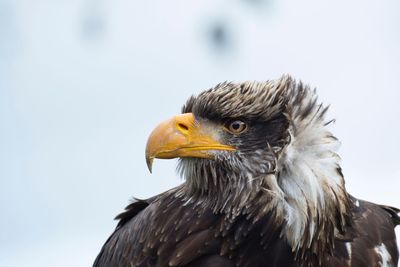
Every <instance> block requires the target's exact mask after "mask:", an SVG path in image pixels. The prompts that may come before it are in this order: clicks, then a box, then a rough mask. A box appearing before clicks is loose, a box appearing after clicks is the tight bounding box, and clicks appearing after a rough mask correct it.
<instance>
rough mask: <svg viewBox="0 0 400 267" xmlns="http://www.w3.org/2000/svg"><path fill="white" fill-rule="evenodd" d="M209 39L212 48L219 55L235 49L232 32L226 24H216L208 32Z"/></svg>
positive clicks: (211, 25)
mask: <svg viewBox="0 0 400 267" xmlns="http://www.w3.org/2000/svg"><path fill="white" fill-rule="evenodd" d="M207 33H208V34H207V37H208V38H207V39H208V42H209V44H210V45H211V48H212V49H214V50H215V51H216V52H218V53H223V52H227V51H229V50H230V49H232V47H233V36H232V32H231V30H230V28H229V26H228V24H227V23H225V22H214V23H212V24H210V26H209V28H208V30H207Z"/></svg>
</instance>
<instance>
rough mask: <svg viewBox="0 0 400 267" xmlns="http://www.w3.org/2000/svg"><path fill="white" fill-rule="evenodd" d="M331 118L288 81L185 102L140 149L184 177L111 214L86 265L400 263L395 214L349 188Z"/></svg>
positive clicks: (229, 87) (228, 87)
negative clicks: (112, 221) (169, 161)
mask: <svg viewBox="0 0 400 267" xmlns="http://www.w3.org/2000/svg"><path fill="white" fill-rule="evenodd" d="M326 112H327V107H325V106H323V105H322V104H320V103H318V101H317V97H316V93H315V91H312V90H311V89H310V88H309V87H308V86H305V85H303V84H302V83H301V82H296V81H295V80H294V79H292V78H291V77H289V76H283V77H282V78H280V79H278V80H273V81H267V82H245V83H240V84H235V83H227V82H225V83H221V84H219V85H217V86H215V87H214V88H211V89H209V90H207V91H204V92H203V93H201V94H199V95H198V96H192V97H191V98H189V100H188V101H187V103H186V104H185V105H184V107H183V108H182V115H178V116H176V117H174V118H173V119H171V120H170V121H167V122H164V123H162V124H160V126H158V127H157V128H156V129H155V130H154V131H153V133H152V134H151V136H150V137H149V141H148V144H147V148H146V158H147V163H148V166H149V168H150V169H151V164H152V162H153V159H154V158H174V157H179V158H180V161H179V164H178V171H179V173H180V174H181V175H182V176H183V178H184V179H185V181H184V182H183V183H182V184H181V185H180V186H178V187H176V188H173V189H171V190H169V191H167V192H164V193H161V194H159V195H157V196H154V197H152V198H150V199H147V200H135V201H134V202H133V203H131V204H130V205H129V206H128V207H127V208H126V210H125V212H123V213H121V214H120V215H118V216H117V219H118V220H119V223H118V225H117V228H116V229H115V231H114V233H113V234H112V235H111V236H110V237H109V239H108V240H107V241H106V243H105V244H104V246H103V247H102V249H101V251H100V253H99V255H98V257H97V258H96V260H95V263H94V265H93V266H94V267H100V266H121V267H122V266H198V267H200V266H221V267H228V266H239V267H244V266H252V267H257V266H260V267H261V266H289V267H290V266H293V267H294V266H296V267H311V266H313V267H314V266H315V267H317V266H327V267H330V266H332V267H333V266H339V267H340V266H343V267H346V266H349V267H351V266H372V267H375V266H397V262H398V256H399V253H398V248H397V244H396V237H395V233H394V228H395V226H396V225H398V224H400V217H399V212H400V211H399V210H398V209H396V208H393V207H389V206H383V205H377V204H373V203H370V202H367V201H362V200H359V199H357V198H355V197H353V196H351V195H350V194H349V193H348V192H347V191H346V188H345V182H344V178H343V174H342V170H341V167H340V157H339V155H338V154H337V153H338V152H337V151H338V147H339V145H340V143H339V141H338V139H337V138H336V137H334V136H333V134H332V133H331V132H330V130H329V129H328V127H329V126H330V122H331V121H326V120H325V114H326Z"/></svg>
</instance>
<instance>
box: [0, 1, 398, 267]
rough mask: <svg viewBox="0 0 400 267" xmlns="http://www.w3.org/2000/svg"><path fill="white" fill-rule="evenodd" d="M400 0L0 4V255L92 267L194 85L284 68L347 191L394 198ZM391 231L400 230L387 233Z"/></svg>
mask: <svg viewBox="0 0 400 267" xmlns="http://www.w3.org/2000/svg"><path fill="white" fill-rule="evenodd" d="M399 12H400V2H399V1H398V0H393V1H390V0H388V1H386V0H385V1H365V0H363V1H361V0H360V1H344V0H341V1H338V0H336V1H320V0H315V1H282V0H279V1H278V0H275V1H274V0H247V1H246V0H235V1H228V0H225V1H222V0H220V1H215V0H207V1H205V0H202V1H196V2H195V1H183V0H182V1H173V0H171V1H140V2H139V1H127V0H125V1H122V0H118V1H116V0H113V1H111V0H86V1H84V0H68V1H67V0H58V1H50V0H41V1H28V0H26V1H23V0H18V1H17V0H0V211H1V220H0V229H1V230H0V266H8V267H12V266H31V267H32V266H33V267H36V266H40V267H45V266H58V267H63V266H77V267H80V266H82V267H83V266H90V265H91V264H92V262H93V260H94V258H95V256H96V254H97V253H98V251H99V250H100V247H101V245H102V244H103V243H104V241H105V240H106V239H107V237H108V236H109V234H110V233H111V232H112V230H113V228H114V227H115V222H114V221H113V220H112V219H113V217H114V216H115V215H116V214H117V213H118V212H120V211H121V210H122V209H123V208H124V207H125V205H126V204H128V201H129V199H130V198H131V197H133V196H134V197H139V198H146V197H150V196H152V195H155V194H158V193H160V192H163V191H165V190H167V189H169V188H171V187H173V186H175V185H178V184H179V183H181V182H182V181H181V180H180V178H179V177H178V176H177V175H176V174H175V163H176V162H175V161H173V160H172V161H156V162H155V164H154V171H153V174H150V173H149V172H148V171H147V168H146V164H145V160H144V146H145V144H146V140H147V136H148V134H149V133H150V132H151V130H152V129H153V127H154V126H156V125H157V124H158V123H159V122H160V121H162V120H164V119H166V118H168V117H170V116H172V115H174V114H176V113H178V112H180V108H181V106H182V104H183V103H184V102H185V100H186V99H187V98H188V97H189V96H190V95H191V94H196V93H199V92H200V91H202V90H204V89H208V88H210V87H211V86H213V85H215V84H216V83H218V82H221V81H225V80H233V81H244V80H267V79H273V78H278V77H279V76H280V75H282V74H284V73H290V74H292V75H293V76H294V77H295V78H297V79H301V80H303V81H304V82H306V83H308V84H311V85H312V86H313V87H317V88H318V92H319V95H320V99H321V100H322V101H324V103H326V104H331V109H330V112H329V116H330V117H332V118H336V124H335V125H334V128H333V132H334V133H335V134H336V136H337V137H339V138H340V140H341V141H342V148H341V150H340V151H341V153H340V154H341V156H342V161H343V164H342V167H343V171H344V174H345V177H346V182H347V188H348V191H350V192H351V193H352V194H353V195H355V196H357V197H360V198H362V199H367V200H370V201H374V202H378V203H384V204H388V205H393V206H397V207H400V170H399V166H400V154H399V151H400V140H399V137H400V127H399V115H400V103H399V99H400V85H399V78H400V16H399ZM397 232H398V233H399V231H397Z"/></svg>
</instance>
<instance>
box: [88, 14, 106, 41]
mask: <svg viewBox="0 0 400 267" xmlns="http://www.w3.org/2000/svg"><path fill="white" fill-rule="evenodd" d="M104 32H105V20H104V18H103V17H102V16H100V15H96V14H89V15H87V16H85V17H84V18H83V21H82V36H83V38H85V39H100V38H101V37H102V36H103V35H104Z"/></svg>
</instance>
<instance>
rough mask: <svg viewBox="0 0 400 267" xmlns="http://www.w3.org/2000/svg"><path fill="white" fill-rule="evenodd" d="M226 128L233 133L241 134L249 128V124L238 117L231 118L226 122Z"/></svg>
mask: <svg viewBox="0 0 400 267" xmlns="http://www.w3.org/2000/svg"><path fill="white" fill-rule="evenodd" d="M225 128H226V130H228V131H229V132H231V133H233V134H241V133H243V132H244V131H246V130H247V124H246V123H245V122H244V121H242V120H238V119H235V120H229V121H228V122H227V123H226V124H225Z"/></svg>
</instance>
